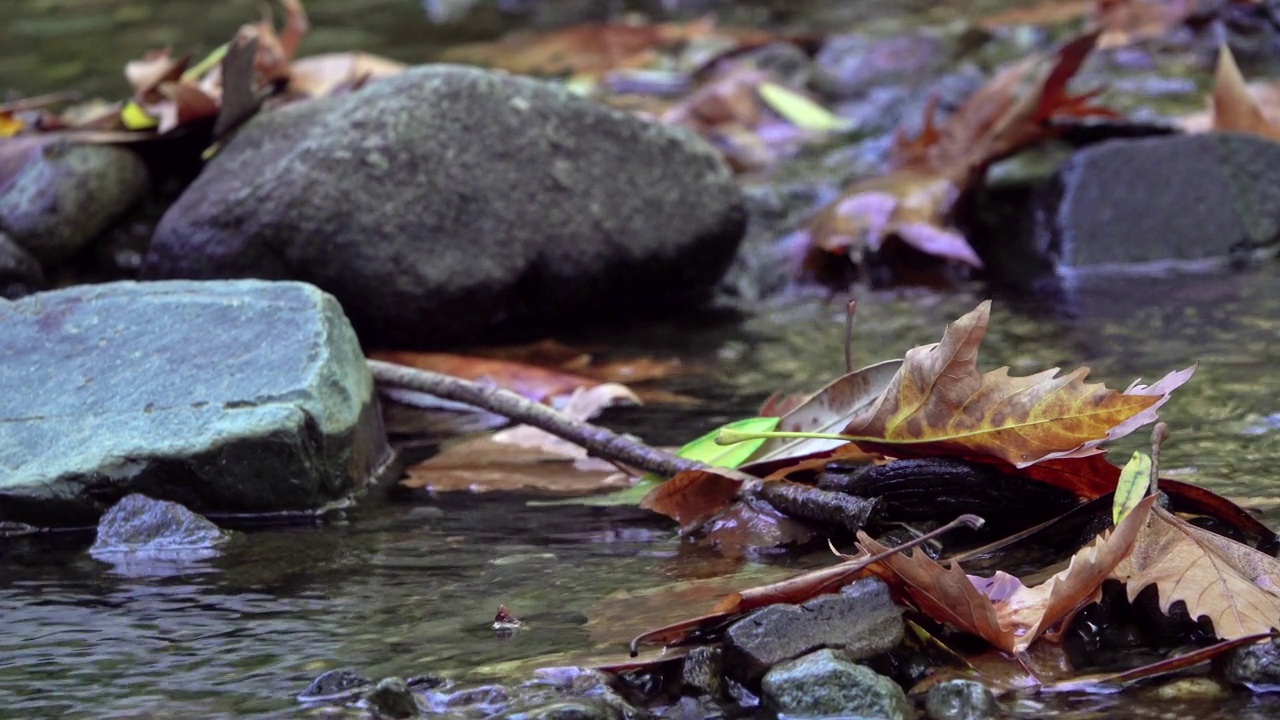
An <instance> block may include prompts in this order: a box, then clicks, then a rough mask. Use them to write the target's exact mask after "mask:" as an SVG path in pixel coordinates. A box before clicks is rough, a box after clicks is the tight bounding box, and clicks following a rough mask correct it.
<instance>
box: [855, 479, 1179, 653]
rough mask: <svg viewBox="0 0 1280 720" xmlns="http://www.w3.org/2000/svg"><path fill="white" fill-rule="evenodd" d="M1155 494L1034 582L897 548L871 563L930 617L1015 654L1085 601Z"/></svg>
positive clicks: (874, 549) (865, 543) (876, 548)
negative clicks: (974, 572)
mask: <svg viewBox="0 0 1280 720" xmlns="http://www.w3.org/2000/svg"><path fill="white" fill-rule="evenodd" d="M1153 503H1154V499H1152V498H1148V499H1146V500H1144V501H1142V503H1140V504H1139V505H1138V506H1137V507H1136V508H1135V509H1134V510H1133V512H1132V513H1131V514H1130V515H1129V516H1128V517H1126V518H1125V519H1124V521H1122V522H1121V523H1120V525H1119V526H1117V527H1116V528H1115V530H1114V531H1113V532H1110V533H1106V534H1103V535H1100V536H1098V538H1097V539H1096V540H1095V541H1094V542H1093V543H1091V544H1090V545H1088V546H1086V547H1084V548H1082V549H1081V550H1079V551H1078V552H1076V554H1075V555H1074V556H1072V558H1071V562H1070V564H1069V565H1068V566H1067V568H1066V569H1064V570H1062V571H1061V572H1059V573H1058V574H1056V575H1054V576H1053V577H1051V578H1049V580H1047V581H1045V582H1044V583H1041V584H1040V585H1036V586H1033V587H1026V586H1025V585H1023V584H1022V582H1021V581H1020V580H1018V579H1017V578H1015V577H1013V576H1012V575H1009V574H1007V573H1003V572H1000V573H996V574H995V575H994V576H993V577H991V578H980V577H973V576H970V575H966V574H965V573H964V571H963V570H962V569H961V568H960V566H959V565H957V564H955V563H951V565H950V566H949V567H946V568H944V567H943V566H941V565H939V564H938V563H937V562H935V561H934V560H933V559H931V558H930V557H929V556H928V555H925V554H924V553H923V552H920V551H912V554H911V555H907V554H906V553H898V554H895V555H892V556H890V557H889V558H888V559H886V560H882V561H880V562H879V563H876V564H874V565H872V566H871V568H872V570H873V571H876V572H881V574H883V575H885V576H886V580H887V581H888V582H889V583H890V584H891V585H895V586H897V587H900V588H902V592H904V593H905V594H906V595H907V596H908V598H909V599H910V601H911V602H912V603H913V604H915V605H916V607H918V608H919V609H920V610H921V611H922V612H924V613H925V614H926V615H928V616H929V617H931V618H933V619H934V620H938V621H943V622H949V623H951V624H952V625H955V626H956V627H959V628H961V629H963V630H966V631H968V632H971V633H973V634H975V635H977V636H979V637H981V638H982V639H984V640H986V641H987V642H989V643H991V644H992V645H994V646H995V647H997V648H999V649H1001V650H1003V651H1005V652H1021V651H1023V650H1025V649H1026V648H1027V647H1028V646H1030V645H1031V643H1033V642H1035V640H1036V639H1037V638H1039V637H1040V635H1042V634H1043V633H1044V632H1045V631H1047V630H1048V629H1049V628H1050V627H1052V626H1053V625H1054V624H1055V623H1057V622H1058V621H1059V620H1061V619H1063V618H1065V617H1067V616H1068V615H1070V614H1071V613H1072V612H1073V611H1074V610H1076V609H1077V608H1078V607H1080V606H1081V605H1083V604H1086V603H1088V602H1091V601H1092V599H1093V598H1094V596H1095V595H1096V593H1097V591H1098V588H1099V586H1101V584H1102V582H1103V581H1104V580H1106V579H1107V578H1108V577H1110V576H1111V575H1112V573H1113V571H1114V569H1115V567H1116V564H1117V563H1119V562H1121V560H1122V559H1123V558H1124V557H1125V556H1126V555H1127V554H1128V553H1129V551H1130V548H1131V547H1132V546H1133V544H1134V542H1135V538H1137V536H1138V533H1139V532H1140V530H1141V529H1142V527H1143V525H1144V523H1145V520H1146V517H1147V516H1148V514H1149V513H1150V512H1151V507H1152V505H1153ZM858 544H859V546H860V548H861V549H862V550H863V551H864V552H867V553H870V554H872V555H877V554H880V553H883V552H886V551H888V549H889V548H887V547H885V546H883V545H881V544H880V543H878V542H876V541H875V540H872V539H871V537H870V536H868V535H867V534H866V533H864V532H860V533H858Z"/></svg>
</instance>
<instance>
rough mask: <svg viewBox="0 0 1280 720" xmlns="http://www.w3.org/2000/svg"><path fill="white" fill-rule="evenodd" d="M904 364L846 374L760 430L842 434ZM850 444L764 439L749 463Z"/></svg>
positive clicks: (886, 364)
mask: <svg viewBox="0 0 1280 720" xmlns="http://www.w3.org/2000/svg"><path fill="white" fill-rule="evenodd" d="M901 365H902V361H901V360H886V361H884V362H881V363H876V364H874V365H870V366H868V367H865V368H862V369H861V370H855V371H854V372H851V373H847V374H845V375H842V376H841V377H839V378H837V379H836V380H834V381H832V382H831V383H829V384H828V385H827V386H826V387H824V388H822V389H821V390H819V391H817V392H816V393H814V394H813V395H811V396H810V397H809V399H807V400H805V401H804V402H803V403H802V404H800V405H799V406H797V407H796V408H795V409H793V410H791V411H790V412H788V413H787V414H786V415H784V416H783V417H782V418H781V419H780V420H779V421H778V423H777V427H776V428H763V427H761V428H759V430H774V429H776V430H779V431H784V432H813V433H838V432H840V431H841V430H843V429H844V428H845V426H847V425H848V424H849V421H850V420H851V419H852V418H854V417H857V416H858V415H860V414H861V413H863V412H865V411H866V409H867V408H869V407H871V405H872V404H874V403H875V402H876V400H878V399H879V398H880V396H881V395H882V394H883V393H884V391H885V389H886V388H887V387H889V383H890V382H891V381H892V380H893V378H894V377H895V376H896V375H897V373H898V370H899V368H900V367H901ZM738 429H742V428H738ZM740 444H745V443H740ZM846 444H848V443H847V442H846V441H841V440H817V439H773V440H768V441H763V442H762V444H760V445H759V448H758V449H757V450H756V451H755V452H753V453H751V455H750V456H749V457H748V458H747V462H749V463H751V464H753V465H754V464H757V463H765V462H772V461H776V460H780V459H784V458H800V457H804V456H807V455H812V454H814V453H820V452H826V451H829V450H833V449H835V448H837V447H840V446H841V445H846ZM731 447H737V445H734V446H731Z"/></svg>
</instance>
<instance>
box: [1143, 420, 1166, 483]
mask: <svg viewBox="0 0 1280 720" xmlns="http://www.w3.org/2000/svg"><path fill="white" fill-rule="evenodd" d="M1168 439H1169V426H1168V424H1166V423H1162V422H1158V423H1156V426H1155V427H1153V428H1151V485H1150V486H1149V487H1148V489H1147V494H1148V495H1155V494H1156V491H1157V490H1159V489H1160V488H1159V487H1157V485H1158V483H1159V482H1160V446H1161V445H1164V441H1165V440H1168Z"/></svg>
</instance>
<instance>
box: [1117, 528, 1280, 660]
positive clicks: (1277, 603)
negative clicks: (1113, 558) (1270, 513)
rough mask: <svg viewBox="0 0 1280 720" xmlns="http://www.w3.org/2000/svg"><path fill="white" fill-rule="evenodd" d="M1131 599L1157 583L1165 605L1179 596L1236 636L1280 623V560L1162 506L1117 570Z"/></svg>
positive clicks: (1222, 633)
mask: <svg viewBox="0 0 1280 720" xmlns="http://www.w3.org/2000/svg"><path fill="white" fill-rule="evenodd" d="M1112 577H1114V578H1116V579H1117V580H1120V581H1121V582H1123V583H1124V584H1125V587H1126V590H1127V592H1128V595H1129V599H1130V600H1133V598H1135V597H1137V596H1138V593H1139V592H1141V591H1142V590H1143V588H1145V587H1147V586H1148V585H1155V586H1156V588H1157V591H1158V592H1159V596H1160V609H1161V610H1162V611H1164V612H1166V613H1167V612H1168V611H1169V606H1170V605H1172V604H1173V603H1174V602H1176V601H1178V600H1182V601H1183V602H1185V603H1186V605H1187V612H1189V613H1190V614H1191V617H1193V618H1199V617H1207V618H1209V619H1210V620H1212V621H1213V630H1214V633H1215V634H1217V636H1218V637H1219V638H1222V639H1224V640H1230V639H1233V638H1240V637H1245V636H1248V635H1254V634H1257V633H1266V632H1270V631H1271V630H1272V629H1273V628H1276V627H1277V626H1280V561H1278V560H1276V558H1273V557H1271V556H1270V555H1266V554H1263V553H1261V552H1258V551H1257V550H1254V549H1253V548H1251V547H1249V546H1247V545H1242V544H1240V543H1238V542H1236V541H1234V540H1229V539H1227V538H1225V537H1223V536H1221V535H1218V534H1215V533H1213V532H1210V531H1208V530H1204V529H1201V528H1199V527H1196V526H1194V525H1192V524H1190V523H1188V522H1187V521H1185V520H1183V519H1181V518H1179V517H1177V516H1175V515H1173V514H1172V513H1170V512H1168V511H1166V510H1164V509H1162V508H1156V509H1155V510H1153V511H1152V512H1151V514H1150V516H1149V517H1148V518H1146V519H1145V521H1144V522H1143V528H1142V532H1141V533H1140V534H1139V535H1138V537H1137V539H1136V541H1135V542H1134V545H1133V551H1132V552H1131V553H1130V555H1129V557H1128V558H1126V560H1125V561H1123V562H1121V563H1120V564H1119V565H1118V566H1117V567H1116V568H1115V569H1114V571H1113V572H1112Z"/></svg>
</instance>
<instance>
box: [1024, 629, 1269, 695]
mask: <svg viewBox="0 0 1280 720" xmlns="http://www.w3.org/2000/svg"><path fill="white" fill-rule="evenodd" d="M1273 636H1274V633H1269V632H1267V633H1258V634H1256V635H1245V636H1243V637H1238V638H1235V639H1233V640H1223V641H1222V642H1219V643H1214V644H1213V645H1210V646H1208V647H1202V648H1198V649H1196V650H1192V651H1191V652H1188V653H1183V654H1181V655H1176V656H1174V657H1171V658H1165V659H1164V660H1159V661H1156V662H1153V663H1150V664H1148V665H1143V666H1141V667H1136V668H1133V669H1131V670H1124V671H1122V672H1115V673H1105V674H1102V675H1086V676H1084V677H1077V678H1073V679H1071V680H1062V681H1059V682H1055V683H1049V684H1046V685H1043V686H1041V687H1040V689H1041V690H1043V691H1046V692H1082V691H1085V692H1087V691H1090V690H1093V691H1097V690H1100V689H1102V690H1103V691H1104V692H1115V690H1116V689H1118V688H1121V687H1125V686H1128V685H1131V684H1133V683H1135V682H1137V681H1139V680H1146V679H1148V678H1153V677H1159V676H1161V675H1168V674H1169V673H1173V672H1178V671H1180V670H1186V669H1187V668H1192V667H1195V666H1196V665H1199V664H1201V663H1205V662H1208V661H1210V660H1212V659H1214V658H1216V657H1218V656H1220V655H1222V654H1224V653H1226V652H1227V651H1228V650H1232V649H1234V648H1237V647H1240V646H1242V645H1252V644H1253V643H1256V642H1259V641H1261V640H1266V639H1268V638H1270V637H1273ZM1104 686H1110V687H1108V688H1105V689H1104Z"/></svg>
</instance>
